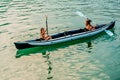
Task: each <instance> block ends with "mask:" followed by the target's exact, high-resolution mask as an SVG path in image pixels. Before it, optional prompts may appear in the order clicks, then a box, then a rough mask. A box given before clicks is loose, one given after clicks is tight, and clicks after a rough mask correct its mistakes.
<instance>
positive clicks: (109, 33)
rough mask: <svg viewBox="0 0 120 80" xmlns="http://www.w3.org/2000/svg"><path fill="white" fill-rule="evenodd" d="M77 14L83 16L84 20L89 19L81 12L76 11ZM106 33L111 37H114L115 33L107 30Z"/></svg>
mask: <svg viewBox="0 0 120 80" xmlns="http://www.w3.org/2000/svg"><path fill="white" fill-rule="evenodd" d="M76 14H77V15H79V16H81V17H84V18H87V17H86V16H85V15H84V14H83V13H82V12H80V11H76ZM105 32H106V33H107V34H108V35H109V36H113V33H112V32H111V31H110V30H105Z"/></svg>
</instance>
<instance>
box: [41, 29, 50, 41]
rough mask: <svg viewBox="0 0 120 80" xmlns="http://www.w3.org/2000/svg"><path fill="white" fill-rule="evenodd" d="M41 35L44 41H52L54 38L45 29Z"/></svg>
mask: <svg viewBox="0 0 120 80" xmlns="http://www.w3.org/2000/svg"><path fill="white" fill-rule="evenodd" d="M40 35H41V38H42V39H44V40H50V39H52V37H51V36H49V35H48V34H47V31H46V30H45V29H44V28H41V29H40Z"/></svg>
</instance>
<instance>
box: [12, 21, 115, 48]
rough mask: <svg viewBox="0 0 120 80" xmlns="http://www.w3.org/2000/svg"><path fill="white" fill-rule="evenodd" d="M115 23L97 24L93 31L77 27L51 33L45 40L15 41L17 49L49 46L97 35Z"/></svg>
mask: <svg viewBox="0 0 120 80" xmlns="http://www.w3.org/2000/svg"><path fill="white" fill-rule="evenodd" d="M114 25H115V21H111V22H109V23H107V24H100V25H97V26H96V28H95V30H92V31H88V30H86V29H76V30H70V31H65V32H61V33H56V34H53V35H51V37H52V39H50V40H43V39H41V38H40V39H33V40H27V41H23V42H14V44H15V46H16V48H17V49H25V48H31V47H37V46H48V45H53V44H59V43H63V42H69V41H72V40H76V39H81V38H86V37H91V36H94V35H97V34H99V33H101V32H104V31H105V30H109V29H112V28H113V27H114Z"/></svg>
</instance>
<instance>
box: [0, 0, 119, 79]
mask: <svg viewBox="0 0 120 80" xmlns="http://www.w3.org/2000/svg"><path fill="white" fill-rule="evenodd" d="M77 10H79V11H82V12H83V13H84V14H85V15H86V16H87V17H89V18H90V19H92V20H93V25H95V24H101V23H108V22H110V21H112V20H118V21H116V24H115V28H114V29H113V30H112V32H114V36H112V37H110V36H109V35H107V34H106V33H102V34H100V35H97V36H94V37H92V38H86V39H83V40H77V41H73V42H69V43H63V44H59V45H53V46H48V47H35V48H31V49H25V50H17V49H16V48H15V46H14V44H13V43H14V42H16V41H25V40H30V39H35V38H39V29H40V28H41V27H45V15H48V26H49V34H54V33H58V32H63V31H67V30H72V29H78V28H83V27H84V20H85V19H84V18H82V17H79V16H78V15H76V14H75V12H76V11H77ZM119 35H120V1H119V0H51V1H50V0H0V80H120V77H119V76H120V36H119Z"/></svg>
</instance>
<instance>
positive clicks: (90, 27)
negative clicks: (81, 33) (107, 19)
mask: <svg viewBox="0 0 120 80" xmlns="http://www.w3.org/2000/svg"><path fill="white" fill-rule="evenodd" d="M91 22H92V21H91V20H90V19H88V18H87V20H86V22H85V25H86V29H87V30H89V31H91V30H94V29H95V27H94V26H92V25H91Z"/></svg>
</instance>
